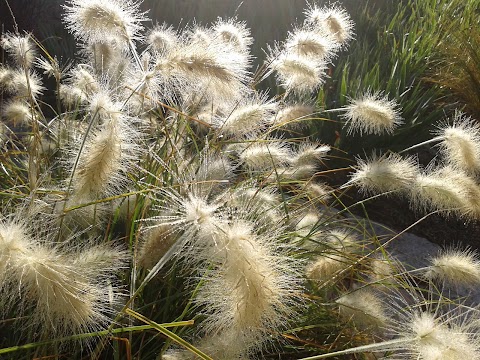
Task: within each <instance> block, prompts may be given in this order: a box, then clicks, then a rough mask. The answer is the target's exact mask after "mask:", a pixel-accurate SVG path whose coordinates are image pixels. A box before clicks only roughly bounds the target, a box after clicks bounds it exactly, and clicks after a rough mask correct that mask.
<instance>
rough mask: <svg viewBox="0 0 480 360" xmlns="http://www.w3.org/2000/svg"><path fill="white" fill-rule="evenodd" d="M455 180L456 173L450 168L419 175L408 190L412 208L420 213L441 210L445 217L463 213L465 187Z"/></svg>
mask: <svg viewBox="0 0 480 360" xmlns="http://www.w3.org/2000/svg"><path fill="white" fill-rule="evenodd" d="M455 180H456V173H455V171H452V169H451V168H450V169H449V168H440V169H436V170H433V171H430V172H429V171H427V172H425V173H423V174H419V175H418V176H417V177H416V178H415V181H414V182H413V183H412V186H411V188H410V194H409V195H410V200H411V203H412V206H413V207H414V208H415V209H418V210H421V211H429V210H442V211H443V212H444V214H446V215H448V214H451V213H457V214H462V213H464V212H465V205H466V198H465V187H464V186H462V183H458V182H456V181H455ZM467 212H468V210H467Z"/></svg>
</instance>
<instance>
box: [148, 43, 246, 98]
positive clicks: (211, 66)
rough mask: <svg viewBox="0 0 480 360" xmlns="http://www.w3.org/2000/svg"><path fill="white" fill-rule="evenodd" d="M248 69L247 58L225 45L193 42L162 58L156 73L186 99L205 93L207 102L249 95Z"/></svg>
mask: <svg viewBox="0 0 480 360" xmlns="http://www.w3.org/2000/svg"><path fill="white" fill-rule="evenodd" d="M247 66H248V62H246V61H245V56H244V55H242V54H240V53H237V52H233V51H230V48H229V47H228V46H225V44H222V43H220V42H215V41H212V42H210V43H209V44H208V45H200V44H198V43H197V42H193V43H190V44H186V45H185V44H184V45H183V46H179V47H176V48H175V49H173V50H172V51H170V52H169V53H168V54H165V55H160V56H158V57H157V60H156V64H155V71H156V75H157V76H158V78H159V81H160V83H161V84H165V85H164V86H165V87H166V88H167V89H170V92H173V93H174V94H176V95H177V96H179V95H181V98H183V99H185V98H188V96H192V94H193V95H196V96H198V94H201V96H202V97H203V98H205V99H211V98H218V99H230V98H238V97H239V96H241V95H242V93H244V92H245V90H244V89H245V85H244V84H245V83H246V82H247V81H248V80H249V75H248V72H247ZM242 89H243V90H242Z"/></svg>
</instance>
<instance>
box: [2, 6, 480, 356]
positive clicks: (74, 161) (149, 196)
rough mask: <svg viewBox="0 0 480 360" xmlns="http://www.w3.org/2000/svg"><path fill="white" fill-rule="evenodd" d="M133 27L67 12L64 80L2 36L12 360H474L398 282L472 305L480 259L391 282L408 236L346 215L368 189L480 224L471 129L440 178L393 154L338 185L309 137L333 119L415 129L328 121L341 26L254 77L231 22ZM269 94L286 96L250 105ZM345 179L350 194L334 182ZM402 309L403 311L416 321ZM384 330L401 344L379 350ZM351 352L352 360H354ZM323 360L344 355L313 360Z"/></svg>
mask: <svg viewBox="0 0 480 360" xmlns="http://www.w3.org/2000/svg"><path fill="white" fill-rule="evenodd" d="M140 8H141V7H140V2H138V1H134V0H128V1H119V0H86V1H80V0H69V1H67V2H66V3H65V5H64V6H63V11H64V14H63V20H64V22H65V24H66V27H67V29H68V30H69V31H70V32H71V33H72V34H73V35H74V37H75V39H76V41H77V46H78V48H79V51H78V54H79V56H78V58H76V59H68V61H67V59H62V58H60V57H59V58H57V57H56V56H55V54H49V53H48V52H47V51H46V49H45V48H44V47H43V45H42V42H41V41H38V40H37V39H35V38H34V37H33V35H31V34H28V33H25V34H19V33H18V31H16V32H15V33H9V32H7V33H5V34H3V35H2V38H1V39H2V40H1V41H0V46H1V47H2V48H3V49H4V51H5V58H6V60H5V62H4V63H3V64H2V65H1V67H0V90H1V97H0V114H1V120H2V122H1V127H0V128H1V133H0V140H1V141H0V149H1V158H2V163H1V166H0V179H1V181H0V187H1V190H0V200H1V203H0V206H1V207H0V290H1V291H0V309H1V310H0V315H1V316H2V318H1V319H0V332H1V333H2V337H1V340H0V356H2V355H5V354H6V355H7V356H9V355H11V356H12V357H11V358H12V359H13V358H15V359H22V358H25V359H28V358H49V357H55V358H57V357H64V358H65V357H66V358H72V359H80V358H86V357H88V358H92V359H103V358H128V359H129V358H142V359H143V358H145V359H150V358H164V359H195V358H202V359H220V360H221V359H224V360H232V359H259V358H267V357H276V358H278V357H282V356H283V354H285V357H290V358H302V357H305V356H309V355H313V357H314V358H316V357H319V356H320V357H322V356H333V355H334V354H335V351H344V352H345V353H353V352H358V351H360V350H359V349H361V350H362V351H363V350H364V351H370V352H379V351H382V350H385V351H392V352H397V353H396V354H395V355H400V356H403V354H405V353H406V352H407V353H412V354H417V353H421V351H424V350H423V349H422V350H419V348H420V347H422V346H424V345H425V346H430V345H432V346H433V345H435V346H436V348H435V349H434V350H432V353H435V354H437V353H438V354H441V355H442V356H447V355H448V354H454V355H452V358H455V359H456V358H458V356H460V355H458V356H457V353H458V354H461V355H462V356H463V355H465V356H467V355H468V356H471V357H472V358H475V356H476V352H477V349H476V348H475V347H474V345H472V344H473V343H474V341H475V340H476V336H473V335H472V336H470V335H469V334H467V333H466V331H464V330H465V329H464V328H463V325H465V324H468V326H467V327H468V329H473V328H474V326H476V325H475V324H476V322H475V321H474V320H472V321H471V322H470V321H468V322H465V323H463V324H462V323H461V322H460V320H455V319H451V321H450V319H449V314H450V313H448V312H447V313H445V315H439V314H440V309H442V310H443V305H444V304H446V303H447V301H446V300H444V298H443V297H442V296H443V294H440V295H438V296H437V297H436V298H435V300H437V301H438V307H437V308H435V309H433V311H430V310H431V309H430V308H429V306H430V305H429V303H427V301H424V302H423V303H421V301H419V300H418V299H419V298H420V295H419V296H417V295H412V294H416V293H415V291H414V290H416V287H415V286H414V285H413V283H412V282H408V281H404V282H403V283H402V282H401V281H400V280H399V279H403V277H406V276H407V275H411V274H418V273H421V276H420V277H419V279H420V281H423V283H424V285H426V286H425V288H424V289H422V291H423V292H422V296H423V295H424V293H425V294H426V295H428V296H433V295H431V293H430V292H429V290H431V289H436V288H442V289H445V290H446V289H447V288H448V287H449V286H450V285H451V283H454V282H457V281H456V280H455V279H456V277H460V276H461V277H462V279H463V280H464V281H463V282H462V284H463V285H465V286H467V287H469V286H472V285H473V283H474V281H475V279H476V277H478V276H477V275H478V274H476V271H477V269H476V267H478V265H477V264H476V262H477V259H476V256H474V255H473V254H472V253H470V252H465V253H462V252H459V253H458V254H453V253H447V254H443V255H440V256H439V257H437V258H433V259H432V263H431V264H429V265H428V266H426V267H425V268H423V269H415V270H408V271H407V270H405V269H406V268H405V267H400V266H399V267H395V266H393V265H392V264H396V261H395V259H394V258H391V257H390V256H389V255H388V252H387V251H388V247H387V246H388V243H389V242H391V241H393V240H395V236H393V237H388V238H387V236H377V234H375V231H374V226H373V225H372V224H366V222H365V221H364V220H362V219H358V218H355V217H353V216H352V212H351V207H354V206H355V205H357V204H354V205H352V206H351V207H350V206H347V205H343V204H344V202H343V196H344V195H345V194H344V193H345V190H346V189H347V188H348V187H351V186H357V187H359V188H360V190H361V191H362V192H363V193H364V194H369V195H370V194H378V193H389V194H391V195H392V196H395V195H401V196H402V197H405V198H408V199H410V202H411V204H412V207H413V208H414V209H416V210H417V211H423V210H427V211H432V210H433V211H438V212H443V213H447V214H449V215H452V216H460V217H462V218H465V219H468V220H470V219H474V218H475V217H477V216H478V214H480V210H479V209H480V207H479V204H478V200H477V198H478V196H477V193H478V192H479V190H478V186H477V182H476V178H475V176H476V173H475V171H470V170H468V169H470V165H471V164H474V163H475V161H476V160H475V156H476V155H475V154H476V150H475V146H476V145H474V143H475V141H477V140H478V139H477V135H475V134H474V132H475V131H476V130H477V129H476V127H475V125H474V124H473V122H471V121H470V120H468V121H467V120H461V119H460V118H459V119H457V120H455V124H456V125H454V126H453V128H448V129H447V127H445V126H443V125H442V126H440V127H439V129H440V130H438V131H439V133H438V134H436V135H437V136H436V139H435V141H436V142H437V143H438V144H439V146H438V147H435V149H438V150H439V158H438V159H437V160H438V161H437V162H436V163H435V164H433V165H431V166H429V167H426V168H425V169H423V168H420V165H419V164H418V161H417V160H416V158H415V157H414V156H402V155H401V154H396V153H392V152H389V153H385V154H383V155H382V154H380V155H372V156H371V157H370V158H367V159H366V160H360V157H358V156H357V158H358V159H359V160H358V165H357V166H354V167H352V168H347V167H344V168H342V169H337V168H335V166H336V165H335V159H338V158H339V157H340V156H339V155H338V154H339V153H338V150H339V149H338V148H337V146H336V145H338V144H336V143H334V144H330V143H329V144H326V143H323V142H322V141H320V140H319V138H318V137H317V136H316V134H315V133H314V132H312V131H311V130H312V129H313V127H314V124H315V123H317V122H319V121H327V120H331V119H327V118H323V117H321V116H323V115H325V116H327V115H328V114H329V113H330V112H340V113H343V118H341V121H343V123H344V124H345V126H346V127H348V128H351V129H352V131H350V132H359V133H360V134H361V135H363V134H366V133H372V134H383V133H387V134H389V133H392V132H394V131H396V130H397V127H399V126H400V125H401V124H402V121H403V120H402V119H401V116H400V110H399V106H398V105H397V103H396V102H395V101H394V100H389V97H388V96H387V95H383V93H380V92H375V93H369V92H368V90H367V92H366V94H368V95H365V96H364V97H363V98H360V99H357V100H351V103H350V105H347V106H346V107H343V108H339V109H322V108H320V107H319V106H317V101H316V92H317V91H318V90H319V89H320V88H321V87H322V85H323V84H324V83H325V81H326V79H327V78H328V76H329V75H328V74H330V73H331V71H330V70H329V69H331V68H332V67H333V66H334V62H335V61H336V59H337V57H339V56H340V51H344V50H346V49H347V47H348V43H349V42H350V41H352V40H353V39H354V34H353V22H352V21H351V20H350V17H349V16H348V14H347V13H346V11H345V10H343V9H342V8H341V7H340V5H338V4H337V5H333V6H328V7H320V6H319V5H318V4H316V3H312V4H310V5H309V8H308V9H307V10H306V12H305V13H304V15H305V20H304V21H303V22H300V23H299V24H298V25H296V26H295V27H293V29H292V30H290V32H289V33H288V34H287V36H286V39H285V41H283V42H279V43H276V44H272V45H271V46H267V49H266V53H267V55H266V58H267V59H266V61H265V64H264V65H263V66H261V67H259V70H258V72H256V73H254V72H253V70H252V62H253V57H252V55H251V46H252V43H253V41H254V39H253V36H252V34H251V32H250V30H249V28H248V27H247V24H246V23H245V22H243V21H240V20H239V19H238V18H231V19H228V18H218V19H217V20H216V21H214V22H213V23H211V24H206V25H200V24H197V23H196V22H195V21H193V22H192V23H191V25H187V26H185V28H177V27H173V26H171V25H169V24H162V25H156V26H154V27H153V28H151V29H146V27H147V26H146V25H147V24H148V22H147V20H148V19H147V14H146V13H143V12H142V11H140ZM268 77H271V78H272V79H276V80H277V82H278V84H277V85H279V86H278V90H279V92H278V93H277V94H274V91H273V89H267V90H265V89H263V90H259V89H258V84H259V83H261V82H262V81H264V80H265V79H267V78H268ZM47 79H48V80H47ZM262 86H263V84H262ZM50 87H52V88H51V89H50ZM47 88H48V89H47ZM44 93H45V94H47V95H49V94H54V99H53V100H52V101H51V102H52V103H48V104H47V102H46V100H48V99H47V98H46V97H43V94H44ZM440 131H441V133H440ZM465 132H471V133H472V134H471V136H470V137H468V136H464V135H460V133H462V134H463V133H465ZM374 154H377V152H374ZM346 156H348V154H342V155H341V157H346ZM467 157H468V159H467V160H466V161H464V162H462V159H464V158H467ZM332 160H333V161H332ZM464 160H465V159H464ZM351 169H353V171H352V174H351V178H350V180H349V181H348V182H347V183H346V184H344V185H343V186H342V185H341V184H340V185H339V184H335V181H331V179H330V175H331V174H332V173H336V174H342V173H343V172H345V171H347V170H351ZM451 183H454V186H452V185H451ZM449 186H450V187H449ZM365 201H367V200H365ZM386 238H387V239H386ZM384 243H385V244H386V245H385V244H384ZM379 254H380V255H381V256H379ZM380 258H381V259H382V260H379V259H380ZM384 260H385V261H384ZM379 262H382V265H381V266H380V265H379ZM412 276H413V275H412ZM391 288H393V290H392V289H391ZM397 292H398V294H401V295H404V294H405V293H407V294H410V295H408V296H407V297H406V299H407V300H406V301H405V304H404V303H403V302H402V301H401V300H399V299H401V296H400V295H398V296H394V295H392V294H395V295H396V294H397ZM428 296H427V298H428ZM389 299H393V300H392V301H391V302H392V304H390V306H388V305H387V304H388V303H389ZM454 300H455V299H454ZM407 303H408V304H407ZM451 304H452V306H453V307H458V308H459V309H463V308H462V307H461V306H460V305H458V302H454V301H452V302H451ZM403 305H405V306H403ZM409 306H410V308H409ZM427 310H428V311H427ZM459 311H460V310H459ZM404 313H414V315H411V316H410V317H409V315H404ZM424 313H425V314H424ZM470 313H471V314H472V315H475V316H476V314H477V313H476V310H475V311H474V310H473V309H472V310H471V311H470V312H468V314H470ZM459 314H460V313H459ZM462 314H463V313H461V314H460V315H459V317H457V319H458V318H462V316H463V315H462ZM465 314H466V313H465ZM402 316H403V317H402ZM418 319H420V320H418ZM425 319H426V320H425ZM447 320H448V321H447ZM402 321H403V322H404V323H406V325H405V324H401V323H400V322H402ZM429 322H430V325H432V326H430V327H431V328H432V329H433V330H432V331H433V332H436V333H438V334H440V335H438V336H437V337H438V339H441V340H442V341H444V342H445V344H447V345H445V346H443V345H440V341H438V343H439V344H437V343H434V341H433V340H432V342H428V341H427V343H426V344H425V343H424V342H422V341H423V340H422V339H423V338H424V335H421V334H423V333H424V332H425V331H426V330H423V329H421V330H417V328H419V327H425V326H424V325H423V323H426V324H427V325H428V324H429ZM450 323H451V324H450ZM383 327H385V328H388V327H391V328H392V330H391V331H390V332H389V333H388V335H387V336H386V337H383V336H381V334H379V333H381V331H378V330H379V329H383ZM427 327H428V326H427ZM318 329H321V331H318ZM412 329H413V330H412ZM439 329H440V330H439ZM357 330H359V331H360V333H358V334H357V333H356V332H357ZM457 330H458V331H457ZM457 332H458V334H461V335H458V334H457V336H459V337H460V340H459V341H458V342H457V343H453V341H452V340H451V339H450V337H453V335H454V334H456V333H457ZM158 333H161V334H162V336H158ZM435 336H436V335H435ZM437 337H436V338H435V339H434V340H435V341H437ZM397 338H398V339H397ZM332 339H335V340H332ZM371 342H375V343H373V344H371ZM352 344H353V345H355V346H357V345H358V346H360V347H359V348H353V349H350V350H342V349H345V347H347V346H350V347H351V346H353V345H352ZM392 344H395V346H393V347H392V346H390V345H392ZM399 344H401V346H397V345H399ZM458 344H460V345H458ZM461 344H463V345H461ZM78 345H81V346H78ZM437 345H438V346H437ZM457 345H458V346H457ZM389 346H390V347H389ZM442 346H443V347H442ZM467 348H468V349H467ZM325 349H329V350H328V351H329V352H330V354H333V355H330V354H328V355H317V354H319V353H325ZM337 354H338V352H337ZM385 354H386V353H385ZM422 354H423V353H422ZM445 354H446V355H445ZM474 355H475V356H474ZM422 356H423V355H422ZM429 356H430V355H429ZM448 356H450V355H448ZM455 356H457V357H455ZM426 358H427V359H430V358H428V357H426ZM444 358H448V357H444ZM432 359H433V357H432Z"/></svg>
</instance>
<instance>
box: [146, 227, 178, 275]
mask: <svg viewBox="0 0 480 360" xmlns="http://www.w3.org/2000/svg"><path fill="white" fill-rule="evenodd" d="M176 240H177V237H176V236H175V233H173V232H172V229H171V226H170V225H165V224H157V225H152V226H150V227H149V229H148V230H147V231H146V232H145V234H144V236H143V242H142V245H141V247H140V250H139V252H138V258H137V259H138V260H137V262H138V264H139V265H140V266H141V267H143V268H145V269H150V268H152V267H153V266H155V264H156V263H157V262H158V261H159V260H160V259H161V258H162V256H163V255H165V253H166V252H167V251H168V249H170V247H171V246H172V245H173V244H174V243H175V241H176Z"/></svg>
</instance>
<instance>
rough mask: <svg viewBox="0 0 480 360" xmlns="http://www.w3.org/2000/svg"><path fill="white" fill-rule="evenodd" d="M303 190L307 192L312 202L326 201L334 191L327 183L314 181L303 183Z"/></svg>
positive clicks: (307, 196)
mask: <svg viewBox="0 0 480 360" xmlns="http://www.w3.org/2000/svg"><path fill="white" fill-rule="evenodd" d="M301 191H302V192H303V193H304V194H305V196H306V198H307V199H308V201H309V202H312V203H316V202H322V203H325V202H326V201H328V200H329V199H330V197H331V195H332V192H333V190H332V188H330V187H329V186H328V185H327V184H322V183H315V182H312V181H309V182H308V183H306V184H303V185H302V186H301Z"/></svg>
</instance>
